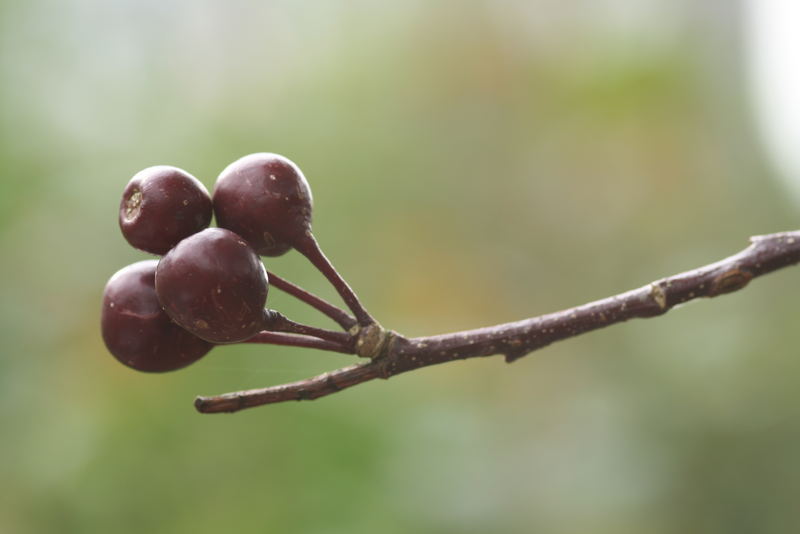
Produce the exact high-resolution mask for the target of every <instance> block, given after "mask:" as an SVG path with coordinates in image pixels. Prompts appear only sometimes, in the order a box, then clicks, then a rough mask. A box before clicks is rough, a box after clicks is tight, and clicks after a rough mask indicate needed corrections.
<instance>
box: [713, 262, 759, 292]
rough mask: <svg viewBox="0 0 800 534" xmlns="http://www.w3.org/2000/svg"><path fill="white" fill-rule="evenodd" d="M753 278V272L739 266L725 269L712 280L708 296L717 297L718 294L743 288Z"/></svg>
mask: <svg viewBox="0 0 800 534" xmlns="http://www.w3.org/2000/svg"><path fill="white" fill-rule="evenodd" d="M752 278H753V273H751V272H750V271H743V270H741V269H739V268H738V267H735V268H733V269H731V270H729V271H725V272H724V273H722V274H720V275H719V276H717V277H716V278H714V280H712V281H711V287H710V288H709V290H708V296H709V297H716V296H717V295H722V294H724V293H730V292H732V291H737V290H739V289H742V288H743V287H744V286H746V285H747V283H748V282H750V280H751V279H752Z"/></svg>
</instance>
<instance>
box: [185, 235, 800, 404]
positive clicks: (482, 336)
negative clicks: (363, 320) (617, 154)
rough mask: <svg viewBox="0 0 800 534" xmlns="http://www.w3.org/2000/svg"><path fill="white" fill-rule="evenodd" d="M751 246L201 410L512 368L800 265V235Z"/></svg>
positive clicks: (390, 347) (214, 400)
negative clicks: (457, 365)
mask: <svg viewBox="0 0 800 534" xmlns="http://www.w3.org/2000/svg"><path fill="white" fill-rule="evenodd" d="M750 241H751V244H750V246H749V247H747V248H746V249H744V250H742V251H741V252H739V253H737V254H734V255H733V256H729V257H727V258H725V259H723V260H721V261H718V262H716V263H713V264H710V265H706V266H704V267H700V268H698V269H694V270H691V271H687V272H684V273H680V274H677V275H674V276H670V277H667V278H662V279H661V280H656V281H655V282H652V283H650V284H647V285H645V286H642V287H640V288H638V289H633V290H631V291H627V292H625V293H621V294H619V295H614V296H611V297H608V298H605V299H601V300H597V301H594V302H590V303H588V304H583V305H581V306H577V307H574V308H570V309H567V310H563V311H559V312H555V313H550V314H547V315H542V316H539V317H532V318H529V319H524V320H522V321H516V322H512V323H506V324H500V325H496V326H490V327H486V328H478V329H475V330H467V331H463V332H455V333H452V334H444V335H439V336H431V337H419V338H412V339H408V338H405V337H403V336H401V335H399V334H397V333H394V332H390V333H388V334H387V335H388V340H386V342H385V343H383V345H382V346H383V348H382V350H381V352H380V354H379V355H378V356H377V357H375V358H374V359H373V360H371V361H369V362H366V363H362V364H358V365H354V366H351V367H346V368H343V369H339V370H336V371H332V372H329V373H325V374H322V375H319V376H315V377H312V378H308V379H305V380H300V381H297V382H292V383H289V384H282V385H279V386H272V387H268V388H263V389H254V390H248V391H240V392H236V393H229V394H225V395H219V396H215V397H198V398H197V399H196V400H195V407H196V408H197V410H198V411H200V412H203V413H216V412H235V411H238V410H241V409H243V408H250V407H253V406H259V405H262V404H270V403H276V402H283V401H288V400H311V399H316V398H319V397H323V396H325V395H330V394H332V393H336V392H338V391H341V390H343V389H346V388H349V387H352V386H355V385H357V384H360V383H362V382H366V381H368V380H373V379H375V378H384V379H385V378H389V377H391V376H394V375H397V374H400V373H404V372H406V371H411V370H414V369H418V368H421V367H427V366H429V365H436V364H439V363H445V362H449V361H453V360H463V359H467V358H475V357H478V356H491V355H494V354H503V355H505V359H506V361H507V362H512V361H514V360H516V359H518V358H520V357H522V356H524V355H526V354H528V353H530V352H533V351H535V350H537V349H540V348H542V347H545V346H547V345H549V344H551V343H553V342H555V341H559V340H562V339H567V338H570V337H574V336H578V335H580V334H583V333H586V332H589V331H592V330H597V329H599V328H603V327H606V326H610V325H612V324H616V323H621V322H623V321H627V320H628V319H634V318H647V317H655V316H658V315H663V314H664V313H666V312H667V311H668V310H670V309H671V308H673V307H674V306H676V305H678V304H681V303H684V302H687V301H690V300H693V299H696V298H699V297H716V296H718V295H722V294H725V293H730V292H732V291H737V290H739V289H742V288H743V287H745V286H746V285H747V284H748V282H750V280H751V279H753V278H755V277H757V276H761V275H764V274H767V273H770V272H772V271H775V270H777V269H780V268H782V267H787V266H790V265H794V264H796V263H798V262H800V231H793V232H783V233H777V234H770V235H764V236H756V237H752V238H751V239H750Z"/></svg>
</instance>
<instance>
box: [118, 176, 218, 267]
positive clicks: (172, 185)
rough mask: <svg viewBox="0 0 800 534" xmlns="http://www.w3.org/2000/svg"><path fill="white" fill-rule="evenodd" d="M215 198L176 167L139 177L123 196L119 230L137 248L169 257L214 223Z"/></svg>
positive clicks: (132, 179) (129, 185)
mask: <svg viewBox="0 0 800 534" xmlns="http://www.w3.org/2000/svg"><path fill="white" fill-rule="evenodd" d="M211 212H212V209H211V197H210V196H209V195H208V190H207V189H206V188H205V186H204V185H203V184H202V183H200V181H199V180H198V179H197V178H195V177H194V176H192V175H191V174H189V173H188V172H186V171H184V170H181V169H178V168H176V167H169V166H167V165H159V166H156V167H149V168H147V169H144V170H143V171H140V172H138V173H136V175H135V176H134V177H133V178H131V181H130V182H128V185H127V186H126V187H125V191H124V192H123V193H122V202H120V205H119V227H120V229H121V230H122V235H124V236H125V239H127V240H128V243H130V244H131V245H133V246H134V247H136V248H138V249H141V250H144V251H146V252H152V253H153V254H166V253H167V251H169V249H171V248H172V247H174V246H175V245H177V244H178V242H179V241H180V240H181V239H183V238H185V237H189V236H190V235H192V234H194V233H196V232H199V231H200V230H202V229H203V228H206V227H208V224H209V223H210V222H211Z"/></svg>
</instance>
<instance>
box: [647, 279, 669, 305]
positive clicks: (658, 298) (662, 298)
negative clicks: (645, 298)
mask: <svg viewBox="0 0 800 534" xmlns="http://www.w3.org/2000/svg"><path fill="white" fill-rule="evenodd" d="M650 296H651V297H653V300H654V301H655V302H656V304H658V307H659V308H660V309H661V310H662V311H666V310H667V295H666V294H665V293H664V290H663V289H661V286H659V285H658V284H657V283H652V284H650Z"/></svg>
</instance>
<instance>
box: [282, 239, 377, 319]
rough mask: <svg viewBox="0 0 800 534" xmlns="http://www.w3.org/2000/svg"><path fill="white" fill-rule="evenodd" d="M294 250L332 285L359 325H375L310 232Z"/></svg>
mask: <svg viewBox="0 0 800 534" xmlns="http://www.w3.org/2000/svg"><path fill="white" fill-rule="evenodd" d="M295 248H296V249H297V251H298V252H300V253H301V254H302V255H303V256H305V257H306V258H308V260H309V261H310V262H311V263H312V264H313V265H314V267H316V268H317V269H318V270H319V271H320V272H321V273H322V275H323V276H325V278H327V279H328V281H329V282H330V283H331V285H333V287H334V288H335V289H336V291H337V292H338V293H339V295H341V297H342V300H344V302H345V304H347V307H348V308H350V311H352V312H353V315H355V316H356V320H357V321H358V324H359V325H361V326H369V325H371V324H375V323H376V321H375V319H373V318H372V316H371V315H370V314H369V313H368V312H367V310H366V309H365V308H364V306H363V305H362V304H361V301H360V300H359V299H358V296H356V294H355V292H354V291H353V289H352V288H351V287H350V286H349V285H348V284H347V282H346V281H345V279H344V278H342V276H341V275H340V274H339V272H338V271H337V270H336V268H334V266H333V264H332V263H331V262H330V260H329V259H328V258H327V256H325V254H324V253H323V252H322V249H321V248H320V246H319V243H317V240H316V238H315V237H314V235H313V234H312V233H311V232H310V231H309V232H308V233H306V234H305V235H304V238H303V239H301V240H300V242H298V243H296V244H295Z"/></svg>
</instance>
